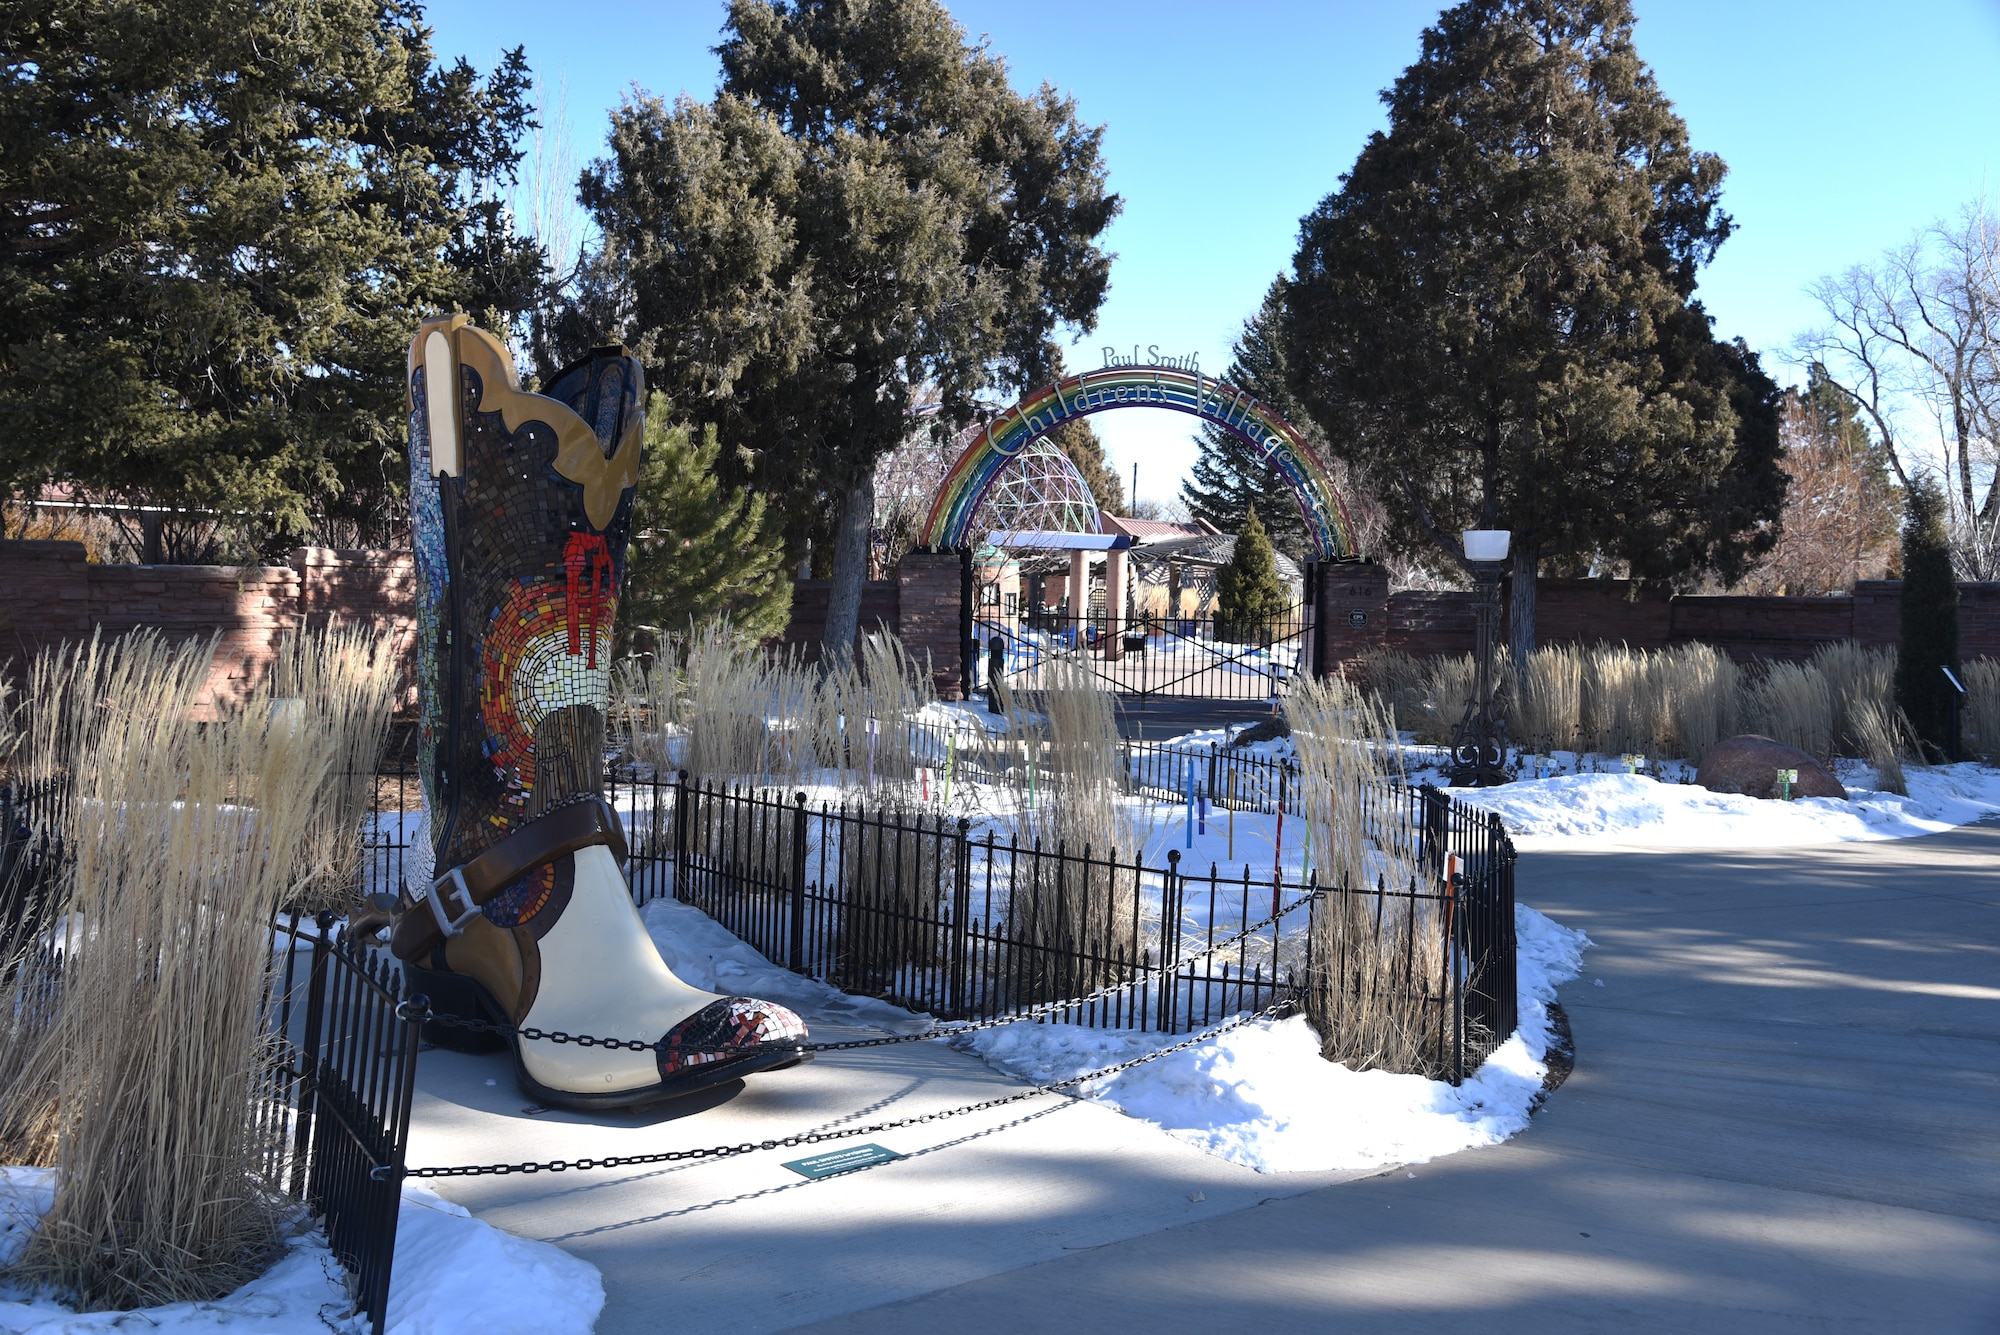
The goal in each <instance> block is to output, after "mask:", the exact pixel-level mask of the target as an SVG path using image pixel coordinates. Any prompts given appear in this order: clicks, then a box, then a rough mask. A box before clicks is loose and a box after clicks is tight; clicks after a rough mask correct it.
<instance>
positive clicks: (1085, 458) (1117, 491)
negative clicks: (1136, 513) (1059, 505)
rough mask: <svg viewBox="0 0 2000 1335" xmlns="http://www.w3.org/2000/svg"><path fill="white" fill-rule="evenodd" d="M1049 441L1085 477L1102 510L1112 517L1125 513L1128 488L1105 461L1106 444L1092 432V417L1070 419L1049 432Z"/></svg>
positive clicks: (1091, 495)
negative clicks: (1126, 489) (1126, 488)
mask: <svg viewBox="0 0 2000 1335" xmlns="http://www.w3.org/2000/svg"><path fill="white" fill-rule="evenodd" d="M1049 439H1050V440H1051V441H1053V442H1054V443H1055V447H1056V448H1057V449H1059V450H1061V451H1062V452H1063V454H1064V455H1066V456H1067V457H1068V459H1069V461H1070V462H1071V463H1073V464H1075V465H1076V471H1077V472H1079V473H1081V474H1083V481H1084V485H1085V486H1087V487H1089V488H1090V499H1091V500H1093V501H1096V502H1097V508H1098V509H1099V510H1101V511H1102V512H1104V513H1105V514H1108V515H1122V514H1124V513H1125V488H1124V485H1123V484H1121V483H1120V482H1119V481H1118V474H1116V473H1115V472H1113V471H1112V470H1111V465H1110V464H1109V463H1107V462H1106V461H1105V458H1104V442H1103V441H1101V440H1099V439H1098V438H1097V433H1096V432H1095V431H1093V430H1091V427H1090V419H1089V418H1087V417H1072V418H1070V419H1069V421H1067V422H1064V423H1063V424H1062V425H1061V426H1059V427H1057V428H1056V429H1055V430H1053V431H1051V432H1049Z"/></svg>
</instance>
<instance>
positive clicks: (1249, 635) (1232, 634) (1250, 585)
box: [1215, 505, 1292, 644]
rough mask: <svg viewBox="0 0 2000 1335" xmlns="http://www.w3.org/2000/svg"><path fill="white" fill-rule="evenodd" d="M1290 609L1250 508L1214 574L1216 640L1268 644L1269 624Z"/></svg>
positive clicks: (1268, 542)
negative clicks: (1222, 561)
mask: <svg viewBox="0 0 2000 1335" xmlns="http://www.w3.org/2000/svg"><path fill="white" fill-rule="evenodd" d="M1291 606H1292V602H1291V598H1290V596H1289V595H1287V594H1286V592H1285V585H1284V582H1283V581H1282V580H1280V579H1279V578H1278V562H1277V560H1276V557H1275V555H1274V554H1273V552H1272V549H1271V538H1270V535H1269V534H1267V533H1265V532H1264V526H1263V525H1262V524H1261V523H1259V522H1258V521H1257V507H1255V506H1254V505H1253V506H1251V507H1250V509H1249V511H1248V512H1247V513H1246V515H1245V516H1244V519H1243V531H1242V532H1241V533H1239V534H1237V535H1236V549H1235V550H1234V551H1232V552H1231V553H1230V554H1229V561H1228V564H1226V565H1224V566H1223V567H1222V568H1221V569H1219V570H1217V571H1216V572H1215V621H1216V626H1215V634H1216V637H1217V638H1218V639H1223V640H1229V641H1232V642H1235V643H1238V644H1249V643H1251V642H1252V641H1255V642H1257V643H1259V644H1269V643H1270V642H1271V626H1272V624H1273V623H1274V622H1277V621H1279V620H1282V619H1283V617H1284V615H1285V613H1287V612H1289V611H1290V610H1291Z"/></svg>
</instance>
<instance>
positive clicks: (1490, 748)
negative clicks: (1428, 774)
mask: <svg viewBox="0 0 2000 1335" xmlns="http://www.w3.org/2000/svg"><path fill="white" fill-rule="evenodd" d="M1513 536H1514V535H1513V534H1512V533H1511V532H1509V531H1508V530H1506V529H1504V528H1469V529H1467V530H1465V532H1463V533H1461V534H1460V535H1459V538H1460V540H1461V541H1462V542H1464V544H1465V562H1466V564H1467V565H1469V566H1471V567H1472V578H1473V582H1474V587H1475V592H1476V593H1477V595H1478V596H1477V598H1476V600H1475V601H1474V603H1473V611H1474V616H1475V618H1476V625H1477V627H1478V633H1477V644H1476V647H1475V648H1474V650H1473V665H1472V673H1473V677H1472V680H1473V686H1472V698H1471V699H1470V700H1467V701H1466V702H1465V716H1464V717H1463V718H1461V719H1460V720H1459V721H1458V726H1457V727H1456V728H1454V729H1453V730H1452V734H1451V767H1450V769H1449V770H1448V771H1447V772H1446V773H1447V781H1448V782H1449V783H1450V784H1451V785H1452V787H1454V788H1491V787H1493V786H1494V785H1496V784H1502V783H1507V782H1509V781H1510V780H1511V779H1512V778H1513V777H1514V776H1513V775H1511V774H1509V773H1508V772H1507V771H1506V769H1505V768H1503V762H1504V761H1505V760H1506V752H1505V750H1504V749H1503V745H1502V744H1503V742H1504V741H1505V739H1506V735H1507V730H1506V725H1505V724H1504V723H1503V722H1502V721H1501V720H1500V719H1499V718H1497V717H1495V715H1494V712H1493V690H1494V686H1495V685H1496V683H1495V681H1494V673H1493V625H1494V622H1495V621H1497V620H1498V619H1499V616H1500V581H1501V578H1502V577H1503V575H1504V574H1505V571H1506V567H1507V547H1508V544H1509V542H1510V541H1511V540H1512V538H1513Z"/></svg>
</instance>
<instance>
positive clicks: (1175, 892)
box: [1159, 848, 1182, 1034]
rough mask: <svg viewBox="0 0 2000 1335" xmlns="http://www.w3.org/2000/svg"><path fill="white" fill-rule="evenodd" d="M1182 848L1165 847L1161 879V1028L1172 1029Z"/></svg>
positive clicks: (1178, 952)
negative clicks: (1163, 872)
mask: <svg viewBox="0 0 2000 1335" xmlns="http://www.w3.org/2000/svg"><path fill="white" fill-rule="evenodd" d="M1181 895H1182V889H1181V851H1180V850H1179V849H1178V848H1170V849H1168V850H1167V870H1166V874H1165V875H1164V876H1162V877H1161V879H1160V1005H1159V1015H1160V1032H1161V1033H1163V1034H1165V1033H1172V1032H1173V1027H1174V1020H1175V1018H1176V1015H1175V1012H1176V1011H1177V1010H1178V1007H1177V1005H1176V1004H1175V1003H1176V1000H1177V994H1178V993H1179V991H1180V986H1179V984H1178V983H1177V982H1176V981H1175V975H1176V974H1177V973H1178V971H1179V969H1180V964H1181Z"/></svg>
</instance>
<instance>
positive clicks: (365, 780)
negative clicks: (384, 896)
mask: <svg viewBox="0 0 2000 1335" xmlns="http://www.w3.org/2000/svg"><path fill="white" fill-rule="evenodd" d="M396 678H397V674H396V664H395V659H394V656H393V644H392V641H391V639H390V637H389V635H387V634H386V633H384V632H382V631H380V630H373V629H369V628H366V627H362V626H342V625H339V624H332V625H328V626H325V627H322V628H317V629H312V630H306V631H302V632H299V633H297V634H290V635H287V636H285V638H284V639H283V641H282V642H281V643H280V644H279V646H278V656H277V660H276V662H275V663H274V664H273V665H272V670H271V686H270V690H271V693H272V701H271V710H272V720H273V721H274V722H278V723H282V724H283V725H284V726H286V727H289V728H303V729H306V730H308V731H309V732H311V733H313V734H315V735H316V738H317V744H319V745H323V746H324V747H325V749H326V752H327V755H328V757H329V763H328V765H327V769H326V775H325V777H324V778H323V779H321V781H320V788H319V791H318V792H316V793H314V794H312V795H311V800H310V808H311V811H312V818H311V821H310V823H309V824H308V825H307V827H306V833H305V837H304V838H303V839H301V840H300V842H299V865H298V867H297V868H296V869H295V870H294V872H293V876H292V880H293V889H292V902H291V905H290V907H291V908H293V909H294V910H296V911H298V912H301V913H311V912H315V911H317V910H319V909H334V910H337V911H340V912H345V911H347V910H348V909H351V908H354V907H356V905H357V896H358V894H359V892H360V891H361V889H362V877H361V869H362V859H363V850H364V846H363V837H362V836H363V831H362V823H363V822H364V821H365V820H367V818H368V806H369V798H370V797H371V796H372V794H373V790H374V784H375V770H376V764H377V762H378V761H380V760H381V758H382V748H383V746H384V744H385V743H386V742H387V741H388V738H389V716H390V714H391V713H392V712H394V709H395V698H396V686H397V679H396Z"/></svg>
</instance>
